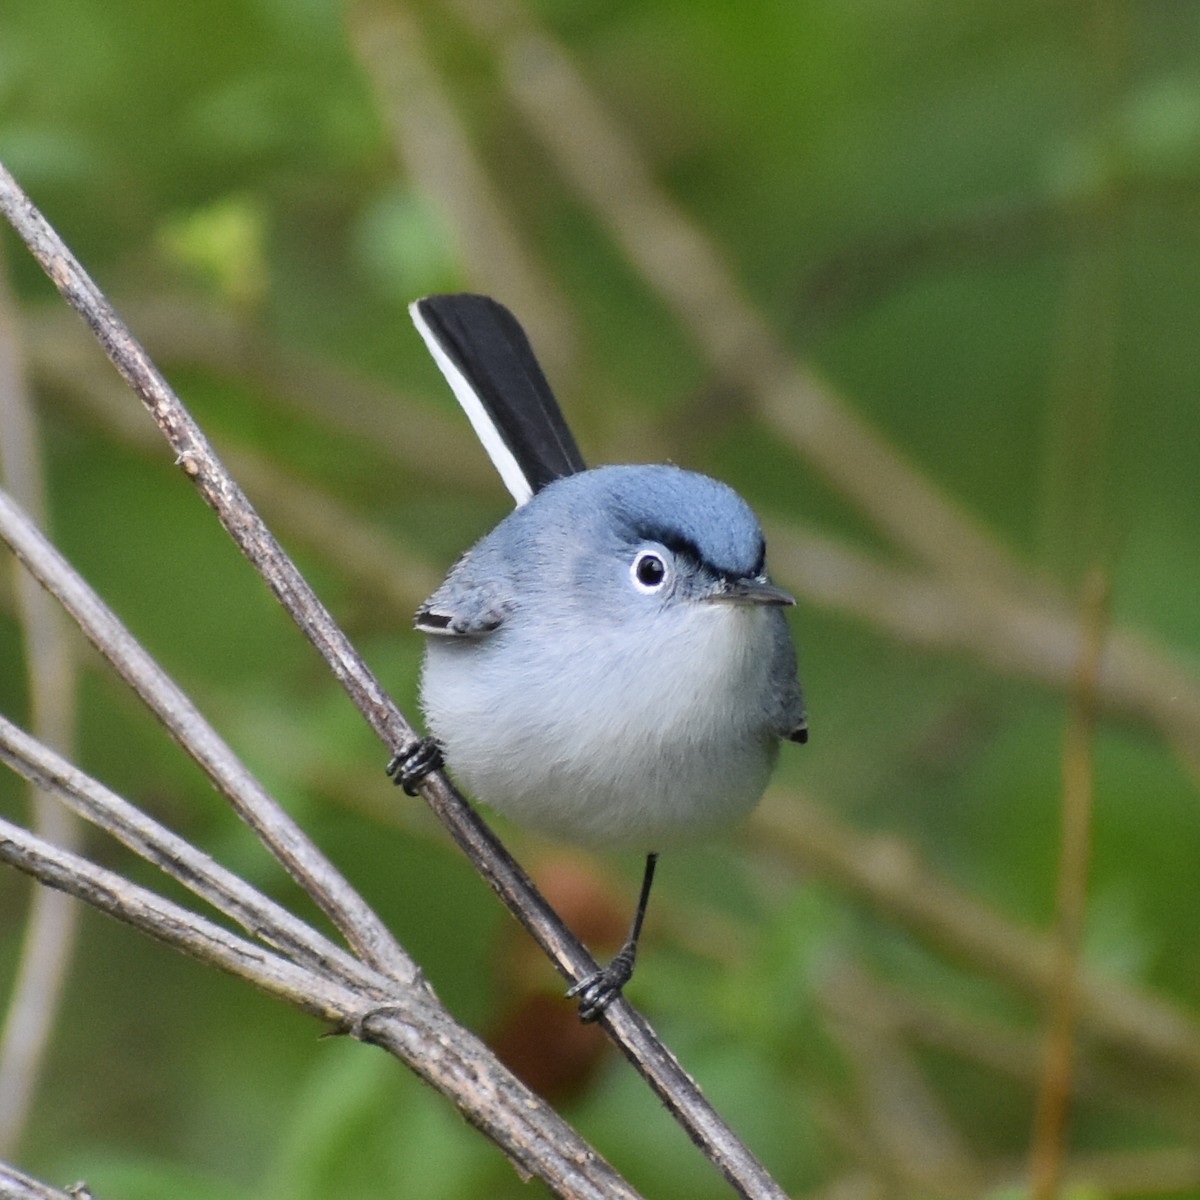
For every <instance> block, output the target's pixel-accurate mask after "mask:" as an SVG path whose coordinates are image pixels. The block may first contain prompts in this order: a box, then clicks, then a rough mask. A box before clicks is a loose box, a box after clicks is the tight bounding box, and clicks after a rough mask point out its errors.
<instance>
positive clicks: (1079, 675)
mask: <svg viewBox="0 0 1200 1200" xmlns="http://www.w3.org/2000/svg"><path fill="white" fill-rule="evenodd" d="M1108 601H1109V585H1108V580H1107V578H1106V577H1105V576H1104V575H1102V574H1101V573H1100V572H1098V571H1097V572H1093V573H1092V574H1091V575H1090V576H1089V577H1088V579H1087V581H1086V582H1085V587H1084V602H1083V616H1082V638H1081V645H1080V649H1079V664H1078V667H1077V670H1076V679H1075V690H1074V695H1073V696H1072V698H1071V699H1072V702H1071V706H1070V711H1069V713H1068V715H1067V731H1066V737H1065V740H1064V745H1063V793H1062V845H1061V848H1060V851H1059V863H1058V895H1057V900H1056V906H1055V907H1056V914H1055V939H1054V940H1055V951H1056V953H1055V962H1054V987H1053V990H1052V991H1051V992H1050V995H1049V1015H1048V1020H1047V1040H1046V1052H1045V1063H1044V1074H1043V1077H1042V1086H1041V1092H1040V1095H1039V1096H1038V1104H1037V1111H1036V1114H1035V1117H1034V1126H1033V1144H1032V1147H1031V1150H1030V1171H1029V1174H1030V1193H1031V1194H1032V1196H1033V1197H1034V1200H1055V1197H1057V1196H1058V1195H1059V1192H1060V1188H1061V1185H1062V1172H1063V1161H1064V1159H1065V1157H1066V1145H1065V1139H1066V1131H1067V1119H1068V1116H1069V1113H1070V1104H1071V1098H1072V1095H1073V1094H1074V1091H1075V1026H1076V1019H1077V1016H1078V1007H1079V958H1080V955H1081V953H1082V950H1083V926H1084V920H1085V918H1086V915H1087V880H1088V867H1089V863H1090V861H1091V849H1092V805H1093V791H1094V789H1095V780H1094V774H1095V767H1094V763H1093V760H1092V739H1093V737H1094V736H1095V731H1096V680H1097V677H1098V676H1099V674H1100V658H1101V654H1102V653H1103V651H1104V639H1105V634H1106V632H1107V628H1108Z"/></svg>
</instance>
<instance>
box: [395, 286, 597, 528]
mask: <svg viewBox="0 0 1200 1200" xmlns="http://www.w3.org/2000/svg"><path fill="white" fill-rule="evenodd" d="M408 311H409V312H410V313H411V314H412V319H413V322H414V324H415V325H416V327H417V330H418V331H419V332H420V334H421V337H423V338H424V339H425V344H426V345H427V346H428V347H429V351H430V353H431V354H432V355H433V357H434V361H435V362H436V363H437V365H438V367H439V368H440V369H441V372H442V374H443V375H445V377H446V379H447V381H448V382H449V384H450V387H451V388H452V389H453V391H454V395H455V397H456V398H457V400H458V402H459V404H461V405H462V407H463V411H464V412H466V414H467V417H468V418H469V419H470V421H471V424H472V426H473V427H474V429H475V433H476V434H477V436H478V437H479V440H480V441H481V442H482V443H483V447H484V449H485V450H486V451H487V453H488V457H489V458H490V459H491V460H492V463H493V464H494V465H495V467H496V470H497V471H499V472H500V478H501V479H503V480H504V485H505V487H507V488H508V490H509V491H510V492H511V493H512V496H513V499H514V500H516V502H517V504H518V505H521V504H524V503H525V502H526V501H527V500H528V499H529V498H530V497H531V496H532V495H533V494H534V493H535V492H537V491H539V490H540V489H541V488H543V487H545V486H546V484H548V483H550V482H551V481H552V480H555V479H559V478H561V477H562V476H563V475H573V474H574V473H575V472H576V471H582V470H585V469H586V464H585V463H584V461H583V455H581V454H580V453H579V447H578V446H576V444H575V439H574V438H573V437H572V436H571V431H570V430H569V429H568V428H567V423H566V421H565V420H564V419H563V415H562V412H561V411H560V410H559V407H558V401H556V400H555V399H554V393H553V392H552V391H551V390H550V385H549V384H548V383H547V382H546V377H545V375H543V374H542V368H541V367H540V366H539V365H538V361H537V359H536V358H535V357H534V354H533V349H532V347H531V346H530V345H529V339H528V338H527V337H526V336H525V331H524V330H523V329H522V328H521V326H520V323H519V322H518V321H517V319H516V317H514V316H513V315H512V313H510V312H509V311H508V309H507V308H505V307H504V305H502V304H498V303H497V302H496V301H495V300H492V299H490V298H489V297H487V296H475V295H471V294H470V293H460V294H457V295H450V296H426V297H424V298H423V299H421V300H414V301H413V303H412V304H410V305H409V306H408Z"/></svg>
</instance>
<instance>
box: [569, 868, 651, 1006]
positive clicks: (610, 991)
mask: <svg viewBox="0 0 1200 1200" xmlns="http://www.w3.org/2000/svg"><path fill="white" fill-rule="evenodd" d="M657 865H658V855H657V854H647V855H646V871H645V874H643V875H642V891H641V895H639V896H638V906H637V912H636V913H635V914H634V917H633V927H632V928H631V929H630V930H629V937H627V938H626V939H625V945H623V946H622V947H621V949H620V950H618V951H617V953H616V956H615V957H614V958H613V960H612V962H610V963H609V964H608V966H607V967H601V968H600V970H599V971H595V972H594V973H593V974H591V975H587V976H585V977H584V978H583V979H581V980H579V982H578V983H576V984H573V985H572V987H571V988H570V989H569V990H568V992H567V998H568V999H572V998H574V997H576V996H578V997H579V1019H580V1020H581V1021H584V1022H586V1023H590V1022H592V1021H595V1020H596V1019H597V1018H598V1017H599V1016H600V1014H601V1013H602V1012H604V1010H605V1009H606V1008H607V1007H608V1006H609V1005H610V1004H611V1003H612V1002H613V1001H614V1000H615V999H616V998H617V997H618V996H619V995H620V994H621V989H622V988H623V987H624V986H625V985H626V984H627V983H628V982H629V980H630V979H631V978H632V977H633V964H634V962H635V961H636V960H637V947H638V938H639V937H640V936H641V932H642V922H643V921H644V920H645V918H646V905H647V904H649V902H650V888H651V886H652V885H653V883H654V868H655V867H656V866H657Z"/></svg>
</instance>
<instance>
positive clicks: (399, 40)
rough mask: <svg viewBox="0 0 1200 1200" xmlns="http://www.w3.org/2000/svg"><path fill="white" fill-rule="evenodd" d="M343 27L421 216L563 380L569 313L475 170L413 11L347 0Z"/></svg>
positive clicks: (570, 359) (569, 357)
mask: <svg viewBox="0 0 1200 1200" xmlns="http://www.w3.org/2000/svg"><path fill="white" fill-rule="evenodd" d="M346 23H347V26H348V28H349V31H350V37H351V40H352V42H353V44H354V47H355V49H356V52H357V55H358V58H359V60H360V61H361V62H362V64H363V66H364V67H365V68H366V71H367V74H368V76H369V77H370V79H371V82H372V83H373V85H374V88H375V92H376V94H377V98H378V101H379V109H380V112H382V113H383V115H384V117H385V119H386V121H387V124H388V126H389V128H390V129H391V131H392V136H393V138H394V140H395V143H396V149H397V153H398V156H399V157H400V159H401V160H402V162H403V163H404V165H405V167H406V168H407V169H408V172H409V173H410V174H411V176H412V179H413V181H414V182H415V184H416V186H417V187H418V188H419V189H420V190H421V191H422V192H423V193H424V194H425V195H426V196H427V197H428V199H429V201H430V209H431V210H432V211H433V212H436V213H437V214H438V215H439V217H441V218H442V219H443V220H445V221H446V223H447V224H448V226H449V229H448V232H449V234H450V237H451V240H452V241H453V242H454V244H455V246H456V248H457V250H458V259H459V262H460V263H462V264H463V269H464V271H465V273H466V275H467V276H468V278H470V279H472V280H473V281H474V285H475V286H476V287H478V288H479V290H481V291H484V292H487V293H489V294H492V295H497V296H503V297H505V300H506V303H508V304H509V305H510V306H511V307H512V308H513V309H514V310H515V311H517V312H519V313H521V319H522V321H524V322H525V323H526V324H527V325H528V327H529V328H530V329H532V330H534V331H536V333H537V342H538V354H539V355H540V356H541V357H542V359H543V361H544V362H545V363H546V364H547V365H548V366H549V368H550V371H551V376H552V377H553V378H559V379H565V378H567V377H569V374H570V371H571V370H572V368H573V366H574V363H575V358H576V353H575V343H576V340H577V339H576V335H575V328H574V323H573V321H572V319H571V316H570V306H569V305H568V304H567V303H566V300H565V298H564V297H563V296H562V294H561V293H560V292H559V290H558V287H557V285H556V284H555V283H554V281H553V280H552V279H551V277H550V276H549V275H548V274H547V273H546V271H545V270H544V269H543V268H542V266H541V264H540V263H539V262H538V261H537V259H536V257H535V255H534V254H533V253H532V252H531V251H530V249H529V247H528V246H526V245H525V239H524V238H523V236H522V234H521V232H520V230H519V229H518V228H517V226H516V224H515V223H514V222H513V221H512V219H511V218H510V216H509V214H508V212H507V211H506V209H505V206H504V203H503V201H502V199H501V196H500V193H499V190H498V189H497V188H495V187H494V186H493V184H492V181H491V179H490V178H489V177H488V174H487V172H486V170H485V169H484V168H483V167H482V165H481V164H480V162H479V159H478V157H477V155H476V154H475V152H474V150H473V148H472V146H471V140H470V138H469V137H468V136H467V132H466V130H465V128H464V127H463V124H462V122H461V121H460V120H459V118H458V115H457V114H456V113H455V111H454V106H453V104H452V103H451V102H450V98H449V96H448V95H447V94H446V90H445V88H444V87H443V85H442V81H441V80H440V79H439V78H438V76H437V73H436V72H435V71H434V69H433V68H432V67H431V66H430V63H429V53H428V49H427V47H426V45H425V38H424V35H423V33H422V31H421V27H420V25H419V23H418V21H417V20H416V17H415V14H414V12H413V6H410V5H405V6H401V5H395V4H381V3H379V0H357V2H356V3H354V4H351V5H348V6H347V15H346Z"/></svg>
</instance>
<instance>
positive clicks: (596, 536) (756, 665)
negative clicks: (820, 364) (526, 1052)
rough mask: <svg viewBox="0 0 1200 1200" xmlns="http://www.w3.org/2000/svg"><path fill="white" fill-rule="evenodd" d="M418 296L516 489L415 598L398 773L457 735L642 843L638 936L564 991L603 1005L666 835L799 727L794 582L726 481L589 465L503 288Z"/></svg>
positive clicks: (719, 799) (433, 760)
mask: <svg viewBox="0 0 1200 1200" xmlns="http://www.w3.org/2000/svg"><path fill="white" fill-rule="evenodd" d="M410 311H411V313H412V317H413V320H414V321H415V323H416V326H417V329H418V330H419V331H420V333H421V336H422V337H423V338H424V339H425V342H426V344H427V345H428V347H429V349H430V351H431V352H432V354H433V357H434V359H435V360H436V361H437V364H438V366H439V367H440V368H441V370H442V372H443V374H445V376H446V378H447V379H448V381H449V382H450V386H451V387H452V388H453V390H454V394H455V396H456V397H457V398H458V400H459V402H460V403H461V404H462V406H463V408H464V409H465V410H466V413H467V416H468V417H469V418H470V420H471V423H472V425H473V426H474V427H475V431H476V432H477V433H478V435H479V437H480V439H481V440H482V442H483V444H484V446H485V448H486V449H487V451H488V454H489V455H490V456H491V458H492V461H493V463H495V465H496V467H497V468H498V470H499V472H500V474H501V476H502V478H503V480H504V482H505V484H506V485H507V486H508V489H509V491H510V492H511V493H512V494H513V497H514V499H515V500H516V502H517V508H516V510H515V511H514V512H513V513H511V514H510V515H509V516H507V517H506V518H505V519H504V520H503V521H501V522H500V524H499V525H497V526H496V528H495V529H493V530H492V532H491V533H489V534H488V535H487V536H486V537H485V538H483V540H482V541H480V542H478V543H477V544H476V545H475V546H474V547H472V548H471V549H470V550H468V551H467V553H466V554H464V555H463V556H462V558H460V559H459V560H458V562H457V563H455V565H454V567H453V568H452V569H451V571H450V574H449V575H448V576H447V577H446V580H445V582H444V583H443V584H442V586H441V587H440V588H438V590H437V591H436V592H434V594H433V595H432V596H431V597H430V598H429V599H428V600H427V601H426V602H425V603H424V604H423V605H421V607H420V609H418V611H417V616H416V626H417V628H418V629H419V630H420V631H421V632H422V633H425V634H427V635H429V636H428V641H427V644H426V651H425V664H424V668H423V671H422V676H421V703H422V707H423V709H424V712H425V716H426V719H427V721H428V725H429V729H430V731H431V732H432V735H433V736H432V738H431V739H424V740H423V741H422V742H421V743H419V744H418V745H417V747H416V748H415V749H413V750H411V751H409V752H408V753H407V754H405V755H401V756H398V757H397V758H395V759H393V760H392V762H391V763H390V764H389V767H388V771H389V774H391V775H392V777H393V778H394V779H395V781H396V782H397V783H399V784H402V785H403V786H404V787H405V790H409V791H411V790H412V789H413V787H414V786H415V784H416V783H417V782H418V781H419V780H420V779H421V777H422V776H423V775H425V774H426V773H428V771H429V770H431V769H434V768H435V767H437V766H440V765H441V763H442V761H443V759H442V756H443V754H444V761H445V763H446V764H447V765H448V766H449V768H450V770H451V772H452V773H453V774H454V775H455V777H456V778H457V779H458V780H459V781H460V782H461V783H462V784H463V785H464V786H465V787H466V788H467V789H468V790H469V791H470V792H471V793H472V794H473V795H475V796H476V797H477V798H478V799H480V800H482V801H484V802H485V803H486V804H488V805H490V806H491V807H493V808H495V809H497V810H498V811H500V812H502V813H506V814H509V815H510V816H512V817H513V818H514V819H515V820H516V821H518V822H521V823H524V824H526V825H528V826H530V827H531V828H534V829H538V830H541V831H544V832H546V833H549V834H552V835H555V836H558V837H561V838H563V839H566V840H568V841H574V842H579V843H583V844H585V845H593V846H626V847H635V848H637V849H639V850H641V851H643V852H645V853H646V854H647V859H646V870H645V874H644V877H643V881H642V890H641V896H640V898H639V901H638V907H637V915H636V917H635V918H634V922H633V927H632V929H631V931H630V935H629V939H628V941H627V942H626V943H625V945H624V946H623V947H622V949H621V950H620V952H619V953H618V954H617V956H616V957H615V958H614V959H613V961H612V962H611V963H610V964H609V965H608V966H607V967H605V968H603V969H602V970H600V971H598V972H596V973H595V974H594V975H590V976H588V977H586V978H584V979H581V980H579V981H578V982H577V983H576V984H575V985H574V987H572V988H571V990H570V991H569V992H568V993H567V994H568V995H569V996H578V997H579V999H580V1016H581V1017H582V1018H583V1019H584V1020H585V1021H590V1020H595V1019H596V1017H598V1016H599V1015H600V1013H602V1012H603V1011H604V1009H605V1008H606V1007H607V1005H608V1004H609V1003H610V1002H611V1001H612V999H613V998H614V997H615V996H616V995H617V994H618V993H619V992H620V990H621V988H622V987H623V986H624V985H625V984H626V983H627V982H628V981H629V978H630V976H631V975H632V974H633V965H634V959H635V957H636V954H637V941H638V935H639V933H640V931H641V926H642V919H643V917H644V916H645V911H646V904H647V901H648V899H649V895H650V887H651V883H652V881H653V877H654V868H655V863H656V861H657V855H658V851H659V850H660V849H662V848H663V847H664V846H669V845H671V844H673V843H677V842H680V841H683V840H687V839H691V838H693V837H695V836H698V835H702V834H704V833H706V832H708V831H710V830H713V829H716V828H719V827H720V826H722V825H725V824H727V823H729V822H731V821H732V820H733V819H734V818H736V817H738V816H741V815H742V814H744V813H746V812H748V811H749V810H750V809H751V808H752V807H753V806H754V805H755V804H756V803H757V802H758V799H759V797H760V796H761V795H762V792H763V789H764V788H765V787H766V784H767V778H768V776H769V775H770V773H771V768H772V767H773V765H774V763H775V758H776V755H777V752H778V748H779V741H780V739H781V738H787V739H789V740H791V741H794V742H803V741H806V740H807V737H808V732H807V731H808V726H807V721H806V719H805V712H804V700H803V697H802V695H801V690H800V683H799V680H798V679H797V676H796V653H795V649H794V648H793V645H792V640H791V636H790V634H789V632H788V626H787V622H786V621H785V620H784V617H783V611H782V609H783V606H785V605H790V604H794V603H795V601H794V600H793V599H792V597H791V596H789V595H788V594H787V593H786V592H784V591H782V590H781V589H780V588H777V587H775V586H774V584H772V583H771V582H770V580H769V579H768V577H767V573H766V565H765V561H764V553H765V548H764V542H763V535H762V531H761V530H760V528H759V524H758V521H757V519H756V518H755V516H754V514H753V512H751V510H750V508H749V506H748V505H747V504H746V502H745V501H744V500H742V498H741V497H740V496H739V495H738V494H737V493H736V492H734V491H733V490H732V489H731V488H729V487H727V486H726V485H725V484H723V483H718V482H717V481H716V480H715V479H710V478H708V477H707V476H705V475H697V474H695V473H693V472H691V471H684V470H681V469H680V468H678V467H673V466H611V467H598V468H596V469H594V470H587V469H586V468H585V465H584V462H583V458H582V456H581V455H580V453H579V450H578V448H577V447H576V445H575V440H574V438H573V437H572V436H571V433H570V430H569V429H568V428H567V426H566V423H565V421H564V420H563V417H562V414H561V412H560V411H559V408H558V404H557V403H556V402H555V399H554V396H553V394H552V392H551V391H550V387H549V385H548V384H547V382H546V379H545V377H544V376H543V374H542V371H541V368H540V367H539V366H538V363H537V360H536V359H535V358H534V355H533V351H532V349H531V348H530V346H529V342H528V340H527V339H526V337H525V334H524V331H523V330H522V329H521V326H520V325H519V324H518V323H517V320H516V318H515V317H513V315H512V314H511V313H510V312H509V311H508V310H507V309H506V308H504V307H503V306H502V305H500V304H497V303H496V302H495V301H494V300H490V299H488V298H487V297H485V296H472V295H455V296H429V297H426V298H425V299H423V300H418V301H416V302H415V303H414V304H413V305H412V306H411V308H410Z"/></svg>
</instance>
